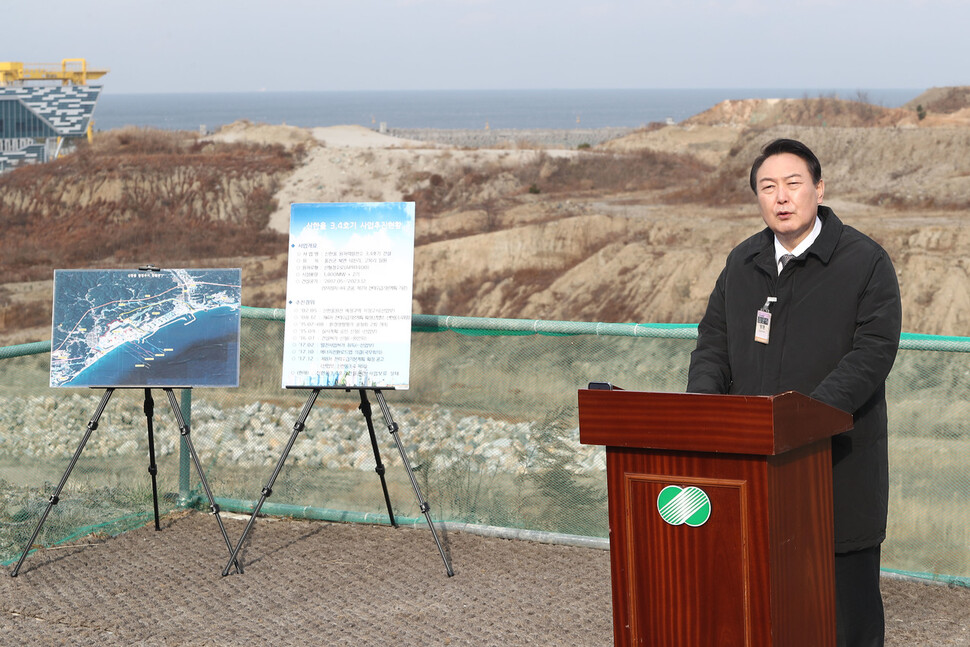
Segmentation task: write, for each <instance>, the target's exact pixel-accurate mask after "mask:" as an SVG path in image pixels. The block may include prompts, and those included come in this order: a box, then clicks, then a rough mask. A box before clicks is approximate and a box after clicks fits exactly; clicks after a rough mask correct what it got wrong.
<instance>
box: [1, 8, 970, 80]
mask: <svg viewBox="0 0 970 647" xmlns="http://www.w3.org/2000/svg"><path fill="white" fill-rule="evenodd" d="M967 25H970V0H812V1H809V0H774V1H768V0H721V1H713V0H315V1H314V0H261V1H256V0H192V1H189V0H168V1H166V2H149V1H144V0H141V1H140V0H85V1H84V2H79V1H77V0H74V1H71V2H68V1H66V0H50V1H47V0H39V1H38V2H23V1H13V0H5V1H4V2H3V4H2V10H0V33H2V34H3V37H2V39H0V61H20V62H24V63H60V61H61V59H63V58H85V59H87V62H88V66H89V67H93V68H108V69H109V70H110V73H109V74H108V75H107V76H105V77H103V79H102V80H101V81H99V82H101V83H103V84H104V86H105V90H104V91H105V92H110V93H112V94H113V93H118V94H127V93H148V92H253V91H262V90H265V91H320V90H407V89H413V90H444V89H449V90H450V89H552V88H557V89H573V88H576V89H578V88H590V89H602V88H611V89H612V88H616V89H621V88H646V89H652V88H838V89H867V88H906V89H925V88H929V87H934V86H948V85H968V84H970V68H968V66H967V61H968V59H970V56H968V54H970V39H967V38H966V34H965V31H966V27H967Z"/></svg>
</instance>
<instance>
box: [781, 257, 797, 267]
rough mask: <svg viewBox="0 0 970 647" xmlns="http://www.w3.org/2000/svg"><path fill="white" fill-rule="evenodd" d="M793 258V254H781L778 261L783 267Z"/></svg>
mask: <svg viewBox="0 0 970 647" xmlns="http://www.w3.org/2000/svg"><path fill="white" fill-rule="evenodd" d="M793 258H795V255H794V254H782V255H781V258H780V259H779V262H780V263H781V269H785V266H786V265H788V261H790V260H791V259H793Z"/></svg>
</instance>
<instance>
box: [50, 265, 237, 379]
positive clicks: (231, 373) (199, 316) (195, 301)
mask: <svg viewBox="0 0 970 647" xmlns="http://www.w3.org/2000/svg"><path fill="white" fill-rule="evenodd" d="M241 274H242V273H241V270H239V269H193V270H187V269H174V270H156V271H142V270H55V272H54V316H53V319H54V321H53V331H52V335H51V374H50V385H51V386H53V387H193V386H200V387H201V386H206V387H225V386H238V385H239V313H240V305H241V292H242V287H241V283H242V278H241Z"/></svg>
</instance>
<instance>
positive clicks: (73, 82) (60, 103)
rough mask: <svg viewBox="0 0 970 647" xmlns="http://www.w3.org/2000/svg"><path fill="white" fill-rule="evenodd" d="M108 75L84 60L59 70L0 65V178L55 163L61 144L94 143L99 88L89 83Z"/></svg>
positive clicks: (64, 64)
mask: <svg viewBox="0 0 970 647" xmlns="http://www.w3.org/2000/svg"><path fill="white" fill-rule="evenodd" d="M107 73H108V70H104V69H92V68H89V67H88V62H87V60H85V59H83V58H65V59H63V60H62V61H61V63H60V65H57V64H47V63H20V62H17V61H7V62H0V173H4V172H6V171H7V170H9V169H12V168H13V167H15V166H18V165H20V164H34V163H43V162H46V161H48V160H51V159H56V158H57V157H58V156H59V155H60V153H61V147H62V145H63V144H64V142H65V140H70V139H77V138H79V137H84V136H85V135H87V138H88V141H91V139H92V138H93V124H94V121H93V113H94V108H95V104H96V103H97V101H98V97H99V96H100V95H101V90H102V89H103V88H102V87H101V86H100V85H98V84H89V83H88V82H89V81H93V80H95V79H100V78H101V77H102V76H104V75H105V74H107Z"/></svg>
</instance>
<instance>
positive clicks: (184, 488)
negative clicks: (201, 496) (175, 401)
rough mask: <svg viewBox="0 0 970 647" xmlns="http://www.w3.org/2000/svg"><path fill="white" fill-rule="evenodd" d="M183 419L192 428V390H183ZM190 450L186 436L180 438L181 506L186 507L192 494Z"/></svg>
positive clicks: (181, 406) (181, 403) (181, 404)
mask: <svg viewBox="0 0 970 647" xmlns="http://www.w3.org/2000/svg"><path fill="white" fill-rule="evenodd" d="M179 409H181V411H182V419H183V421H184V422H185V424H186V425H187V426H189V427H191V426H192V389H182V401H181V402H180V403H179ZM190 458H191V457H190V456H189V448H188V447H187V446H186V443H185V436H181V435H180V436H179V505H180V506H182V507H184V506H186V505H188V503H189V496H190V494H191V492H192V487H191V484H190V483H189V460H190Z"/></svg>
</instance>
